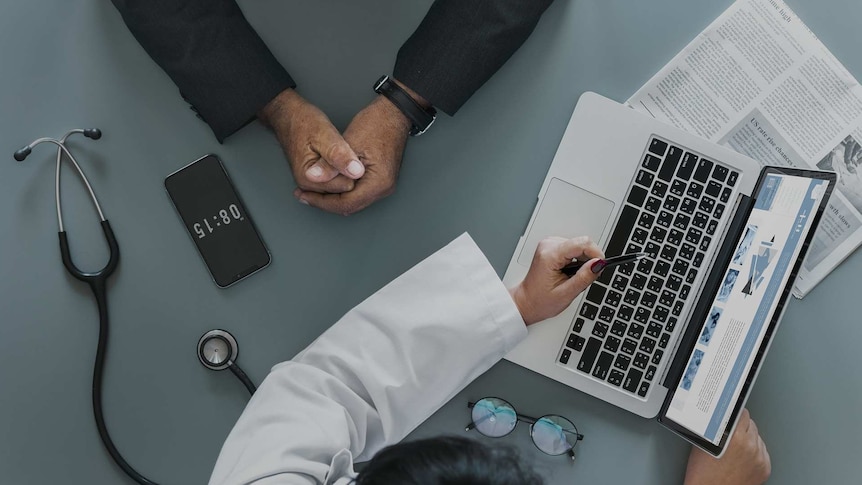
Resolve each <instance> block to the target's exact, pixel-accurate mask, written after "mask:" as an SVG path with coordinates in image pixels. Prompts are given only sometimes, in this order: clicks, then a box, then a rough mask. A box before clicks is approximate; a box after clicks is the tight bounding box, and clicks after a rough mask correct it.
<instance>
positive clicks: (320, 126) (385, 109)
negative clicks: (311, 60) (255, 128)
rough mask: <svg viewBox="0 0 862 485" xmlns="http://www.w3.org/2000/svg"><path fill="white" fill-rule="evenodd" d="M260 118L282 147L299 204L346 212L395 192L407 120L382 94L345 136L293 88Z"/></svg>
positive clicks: (365, 110)
mask: <svg viewBox="0 0 862 485" xmlns="http://www.w3.org/2000/svg"><path fill="white" fill-rule="evenodd" d="M259 117H260V119H261V120H262V121H264V122H265V123H267V124H268V125H269V126H270V127H271V128H272V129H273V131H274V132H275V135H276V137H277V138H278V142H279V143H280V144H281V147H282V149H283V150H284V154H285V156H286V157H287V160H288V162H289V163H290V168H291V171H292V173H293V178H294V180H295V181H296V185H297V189H296V190H295V191H294V193H293V195H294V197H296V198H297V199H298V200H299V201H300V202H302V203H304V204H307V205H311V206H313V207H317V208H320V209H323V210H325V211H328V212H333V213H336V214H342V215H350V214H353V213H355V212H358V211H360V210H362V209H364V208H366V207H368V206H369V205H371V204H372V203H374V202H375V201H377V200H378V199H381V198H383V197H386V196H388V195H390V194H392V192H394V190H395V183H396V182H397V180H398V171H399V169H400V167H401V158H402V155H403V152H404V147H405V145H406V144H407V134H408V131H409V129H410V122H409V121H408V120H407V118H406V117H405V116H404V115H403V114H402V113H401V111H399V110H398V108H397V107H395V105H393V104H392V103H391V102H389V101H388V100H386V99H384V98H383V97H382V96H378V97H377V98H376V99H375V100H374V101H372V102H371V103H370V104H369V105H368V106H366V107H365V108H364V109H362V110H361V111H360V112H359V113H357V114H356V116H354V117H353V120H352V121H351V122H350V125H349V126H348V127H347V129H346V130H345V131H344V134H343V135H342V134H341V133H339V132H338V129H336V128H335V126H333V124H332V122H330V121H329V118H328V117H327V116H326V115H325V114H324V113H323V111H321V110H320V109H318V108H317V107H316V106H314V105H313V104H311V103H309V102H308V101H306V100H305V99H303V98H302V97H301V96H300V95H299V94H298V93H296V91H294V90H293V89H287V90H285V91H283V92H282V93H281V94H279V95H278V96H277V97H276V98H275V99H273V100H272V101H271V102H270V103H269V104H268V105H267V106H266V107H265V108H264V109H263V110H262V111H261V113H260V114H259Z"/></svg>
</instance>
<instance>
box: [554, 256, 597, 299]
mask: <svg viewBox="0 0 862 485" xmlns="http://www.w3.org/2000/svg"><path fill="white" fill-rule="evenodd" d="M599 261H601V258H593V259H591V260H589V261H587V262H586V264H584V265H583V266H581V268H580V269H578V272H577V273H575V274H574V275H573V276H572V277H571V278H569V279H568V281H565V282H564V283H563V284H561V285H560V287H561V288H562V289H563V290H564V291H565V292H566V293H568V294H570V295H572V298H573V299H574V297H576V296H578V295H580V294H581V292H583V291H584V290H586V289H587V287H589V286H590V285H591V284H593V282H594V281H596V280H597V279H599V275H600V274H601V273H602V272H601V271H599V272H598V273H593V265H594V264H596V263H597V262H599Z"/></svg>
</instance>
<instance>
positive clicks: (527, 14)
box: [394, 0, 553, 115]
mask: <svg viewBox="0 0 862 485" xmlns="http://www.w3.org/2000/svg"><path fill="white" fill-rule="evenodd" d="M552 1H553V0H436V1H435V2H434V4H433V5H432V6H431V9H430V10H429V11H428V14H427V15H426V16H425V19H424V20H422V23H421V24H420V25H419V28H417V29H416V32H414V33H413V35H412V36H410V38H409V39H407V42H405V43H404V45H403V46H401V50H399V51H398V58H397V60H396V63H395V72H394V76H395V78H396V79H398V80H399V81H401V82H402V83H404V84H405V85H407V86H408V87H409V88H410V89H412V90H414V91H416V92H417V93H418V94H419V95H421V96H422V97H423V98H425V99H426V100H428V101H429V102H430V103H431V104H432V105H434V106H435V107H437V108H439V109H441V110H442V111H444V112H445V113H447V114H449V115H452V114H455V112H456V111H458V109H459V108H460V107H461V106H462V105H463V104H464V103H465V102H467V100H468V99H469V98H470V96H472V95H473V93H474V92H476V90H477V89H479V88H480V87H481V86H482V85H483V84H485V81H487V80H488V79H489V78H490V77H491V76H492V75H493V74H494V73H495V72H497V70H498V69H500V67H501V66H502V65H503V64H504V63H505V62H506V61H507V60H508V59H509V57H511V55H512V54H513V53H514V52H515V51H516V50H518V47H520V46H521V44H523V43H524V41H525V40H527V37H529V36H530V33H532V32H533V29H534V28H535V27H536V23H538V21H539V17H541V15H542V13H543V12H544V11H545V9H547V8H548V6H549V5H550V4H551V2H552Z"/></svg>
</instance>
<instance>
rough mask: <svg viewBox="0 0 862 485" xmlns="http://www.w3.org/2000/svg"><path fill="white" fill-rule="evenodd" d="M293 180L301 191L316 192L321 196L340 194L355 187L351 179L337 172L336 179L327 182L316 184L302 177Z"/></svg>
mask: <svg viewBox="0 0 862 485" xmlns="http://www.w3.org/2000/svg"><path fill="white" fill-rule="evenodd" d="M294 178H295V180H296V185H297V186H298V187H299V189H301V190H302V191H309V192H318V193H321V194H340V193H342V192H349V191H351V190H353V188H354V187H355V186H356V182H355V181H354V180H353V179H349V178H347V177H345V176H344V175H341V174H340V173H338V172H336V177H335V178H334V179H332V180H330V181H328V182H320V183H318V182H311V181H308V180H307V179H304V178H302V177H294ZM294 195H296V194H294Z"/></svg>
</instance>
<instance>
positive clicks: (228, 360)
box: [14, 128, 257, 485]
mask: <svg viewBox="0 0 862 485" xmlns="http://www.w3.org/2000/svg"><path fill="white" fill-rule="evenodd" d="M76 133H81V134H83V135H84V136H86V137H87V138H90V139H93V140H98V139H99V138H101V137H102V131H101V130H99V129H98V128H86V129H77V130H72V131H69V132H68V133H66V134H65V135H63V136H62V137H61V138H59V139H56V138H39V139H37V140H34V141H33V142H32V143H30V144H29V145H27V146H25V147H23V148H21V149H20V150H18V151H16V152H15V154H14V157H15V160H17V161H19V162H23V161H24V159H25V158H27V156H29V155H30V153H31V152H32V151H33V148H34V147H35V146H36V145H39V144H41V143H52V144H54V145H56V146H57V169H56V175H55V177H54V197H55V199H56V202H57V224H58V225H59V228H60V232H59V236H60V256H61V257H62V259H63V266H65V267H66V270H67V271H68V272H69V273H70V274H71V275H72V276H74V277H75V278H76V279H78V280H80V281H83V282H84V283H87V284H88V285H89V286H90V289H91V290H92V291H93V295H94V296H95V299H96V305H97V306H98V308H99V343H98V345H97V346H96V362H95V365H94V368H93V394H92V399H93V414H94V416H95V418H96V427H97V428H98V430H99V437H100V438H101V439H102V443H103V444H104V445H105V448H107V450H108V453H109V454H110V455H111V458H112V459H113V460H114V462H116V463H117V465H119V467H120V468H121V469H122V470H123V471H124V472H125V473H126V474H127V475H128V476H130V477H131V478H132V479H133V480H135V481H136V482H138V483H140V484H144V485H156V482H153V481H152V480H149V479H147V478H146V477H144V476H143V475H141V474H140V473H138V472H137V471H136V470H135V469H134V468H132V466H131V465H129V463H128V462H127V461H126V460H125V459H124V458H123V456H122V455H121V454H120V452H119V450H117V447H116V446H114V442H113V440H111V436H110V435H109V434H108V428H107V426H106V425H105V418H104V416H103V414H102V373H103V370H104V364H105V353H106V351H107V344H108V322H109V320H108V297H107V292H106V288H107V281H108V277H109V276H111V275H112V274H113V273H114V270H116V269H117V263H119V261H120V247H119V246H118V245H117V239H116V238H115V237H114V231H113V230H112V229H111V224H110V223H109V222H108V220H107V219H106V218H105V214H104V213H103V212H102V207H101V206H100V205H99V201H98V199H97V198H96V193H95V192H94V191H93V187H92V186H91V185H90V181H89V180H88V179H87V176H86V175H84V171H83V170H82V169H81V166H80V165H79V164H78V161H77V160H75V157H74V156H73V155H72V152H71V151H70V150H69V149H68V147H66V140H67V139H68V138H69V137H70V136H71V135H74V134H76ZM64 155H65V156H66V158H68V159H69V161H70V162H71V163H72V165H73V166H74V167H75V170H76V171H77V172H78V175H79V176H80V177H81V180H82V181H83V182H84V185H85V186H86V187H87V191H88V192H89V193H90V198H91V199H92V201H93V205H94V206H95V207H96V212H97V213H98V214H99V219H100V220H101V224H102V231H103V232H104V233H105V240H106V241H107V243H108V248H109V251H110V256H109V258H108V263H107V264H106V265H105V267H104V268H102V269H100V270H99V271H95V272H84V271H81V270H80V269H78V267H77V266H76V265H75V263H74V262H73V261H72V255H71V252H70V251H69V241H68V238H67V237H66V230H65V227H64V226H63V209H62V207H61V204H60V169H61V167H62V162H63V156H64ZM197 354H198V359H199V360H200V362H201V364H203V365H204V367H206V368H207V369H211V370H216V371H219V370H224V369H230V371H231V372H233V374H234V375H236V376H237V378H239V380H240V381H242V383H243V385H245V387H246V389H248V392H249V393H251V394H254V393H255V391H256V390H257V389H256V388H255V386H254V384H253V383H252V382H251V379H249V378H248V375H246V373H245V372H243V370H242V369H241V368H240V367H239V366H238V365H237V363H236V359H237V356H238V355H239V346H238V345H237V342H236V339H235V338H234V336H233V335H231V334H230V332H227V331H226V330H220V329H216V330H210V331H209V332H207V333H205V334H204V335H203V336H201V338H200V340H198V348H197Z"/></svg>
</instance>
